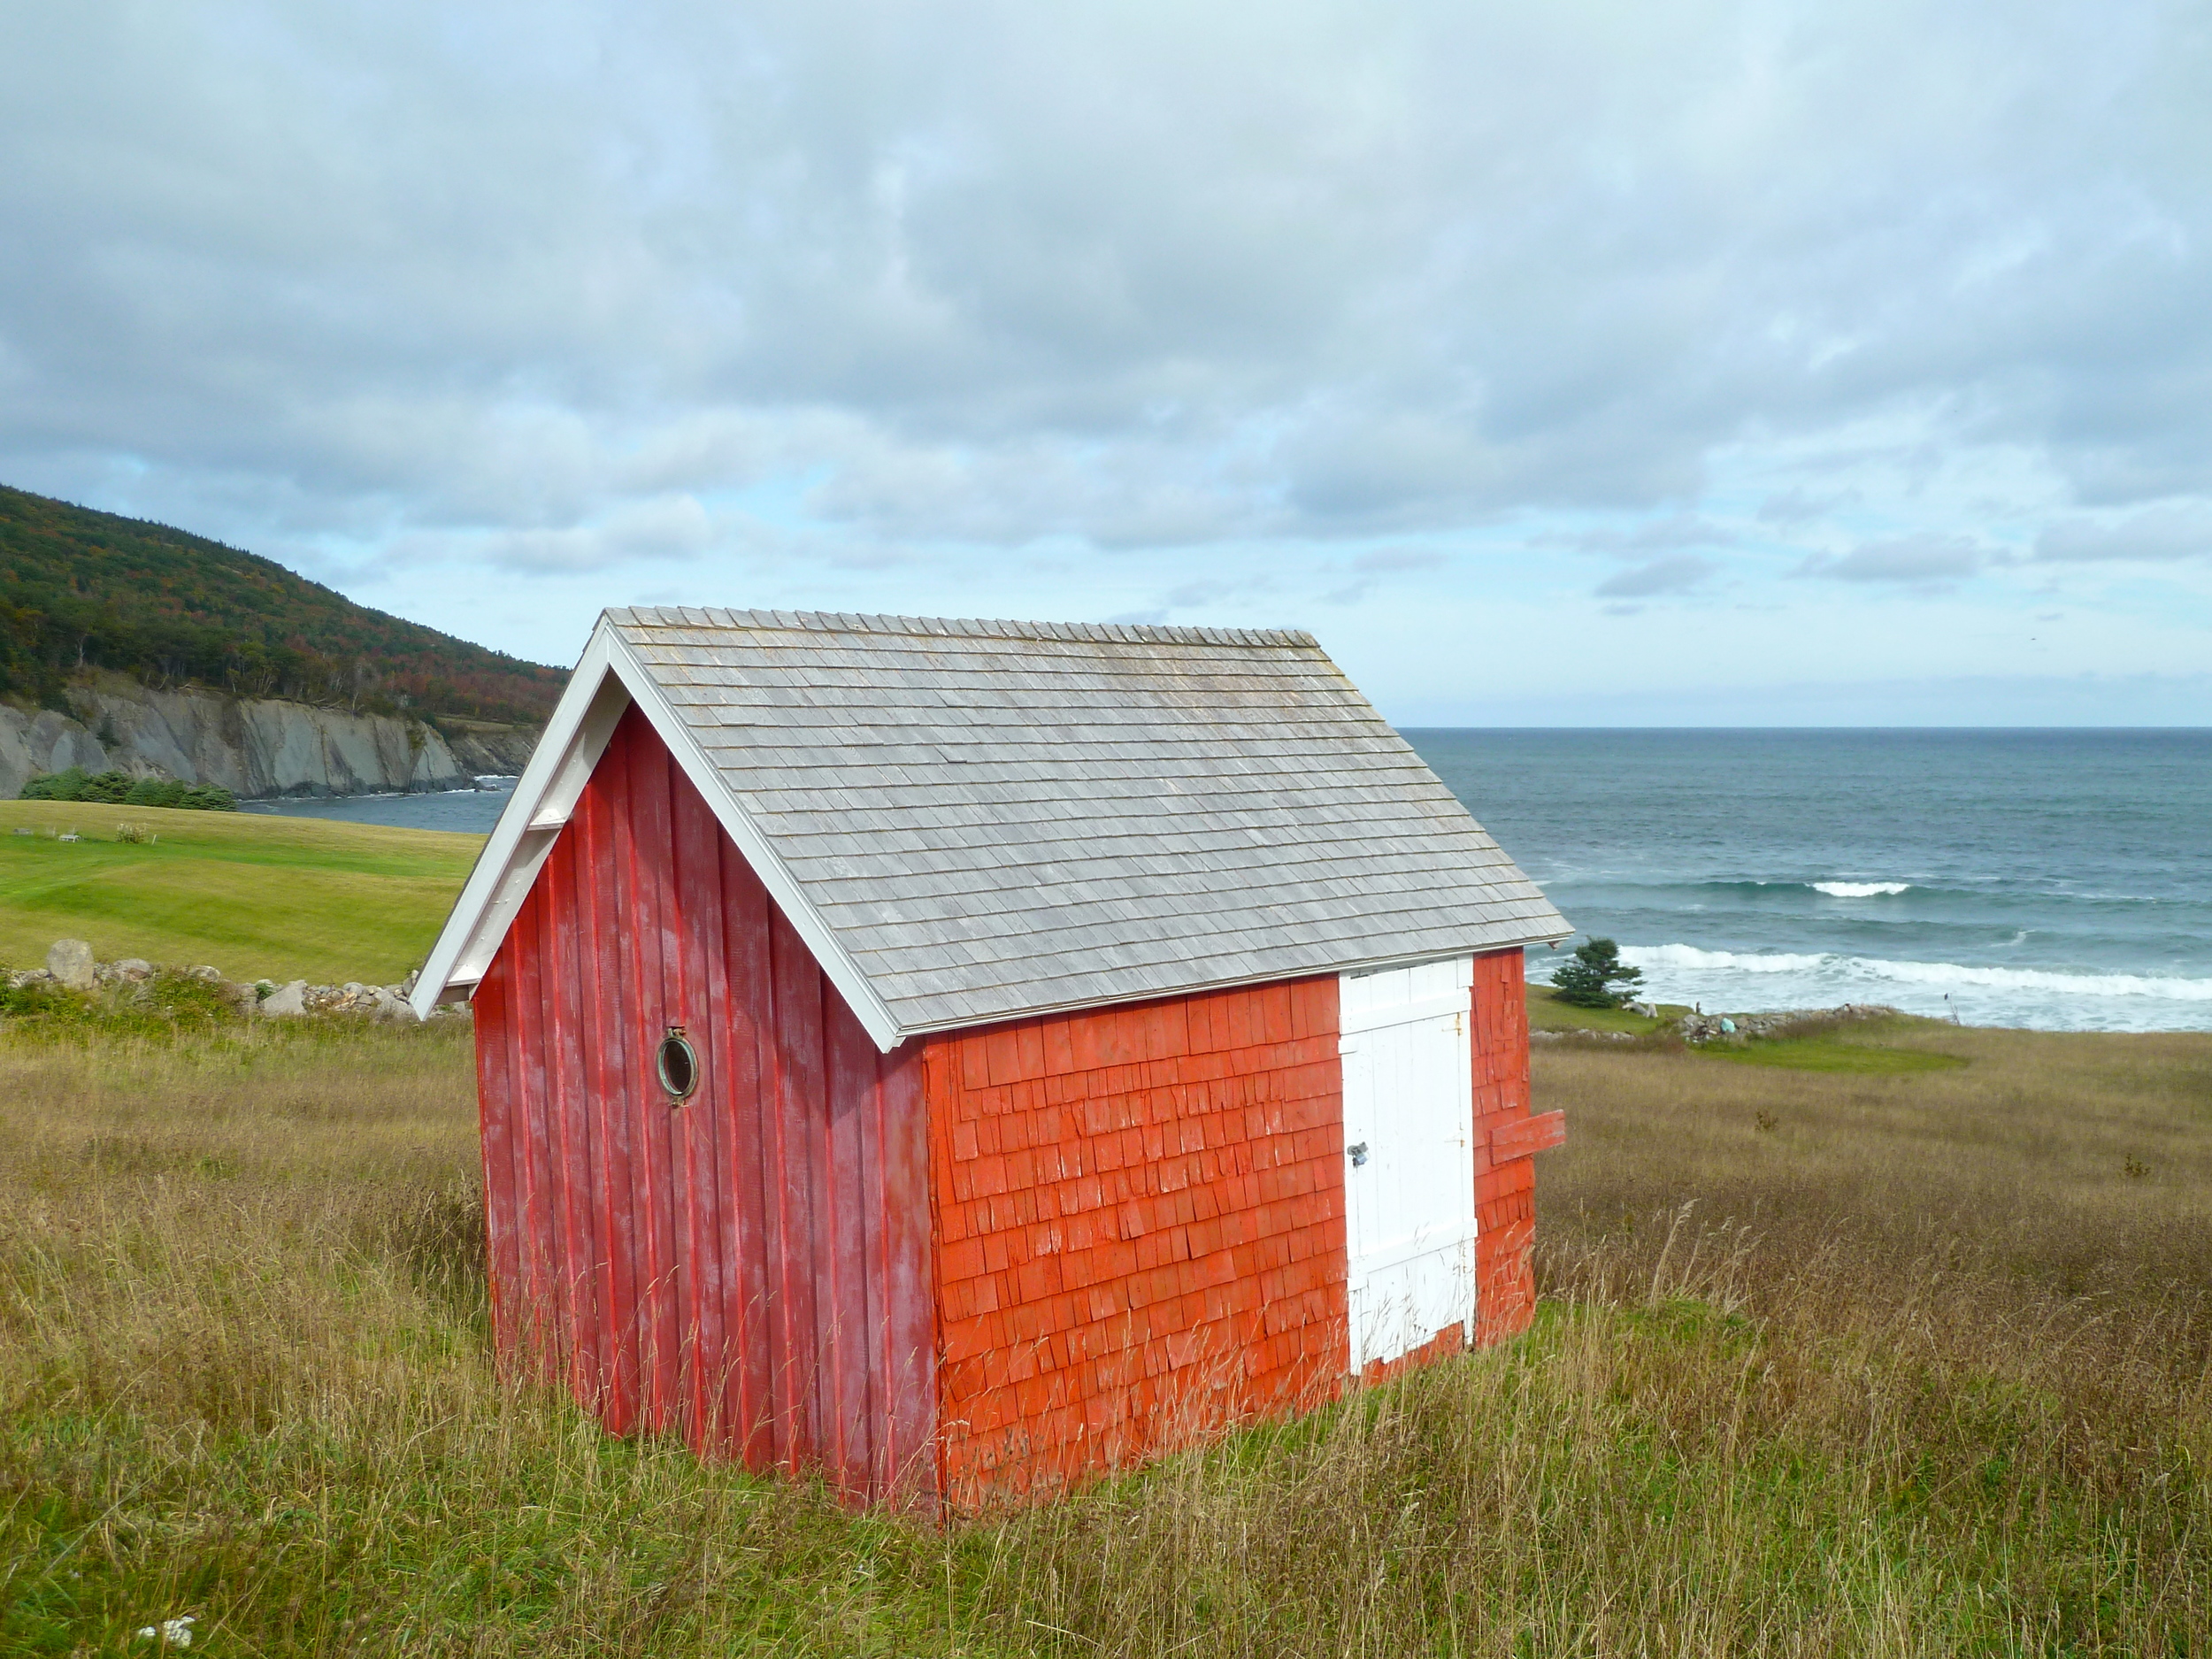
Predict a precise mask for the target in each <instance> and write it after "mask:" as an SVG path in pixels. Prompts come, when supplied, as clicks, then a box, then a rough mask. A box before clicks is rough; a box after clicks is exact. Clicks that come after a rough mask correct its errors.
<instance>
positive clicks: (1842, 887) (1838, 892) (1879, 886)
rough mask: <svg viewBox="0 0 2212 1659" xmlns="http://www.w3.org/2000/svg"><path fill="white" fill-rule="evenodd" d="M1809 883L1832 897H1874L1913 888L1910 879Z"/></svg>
mask: <svg viewBox="0 0 2212 1659" xmlns="http://www.w3.org/2000/svg"><path fill="white" fill-rule="evenodd" d="M1809 885H1810V886H1811V887H1812V889H1813V891H1814V892H1816V893H1825V894H1826V895H1828V896H1829V897H1830V898H1832V899H1872V898H1879V897H1881V896H1882V895H1885V894H1889V893H1907V892H1909V891H1911V889H1912V883H1911V882H1909V881H1815V882H1812V883H1810V884H1809Z"/></svg>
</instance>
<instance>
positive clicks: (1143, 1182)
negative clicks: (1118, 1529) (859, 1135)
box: [926, 975, 1347, 1505]
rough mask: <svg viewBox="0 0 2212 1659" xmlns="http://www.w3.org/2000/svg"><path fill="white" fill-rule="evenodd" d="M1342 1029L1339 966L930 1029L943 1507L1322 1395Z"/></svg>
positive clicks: (1337, 1230)
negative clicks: (1294, 976)
mask: <svg viewBox="0 0 2212 1659" xmlns="http://www.w3.org/2000/svg"><path fill="white" fill-rule="evenodd" d="M1336 1028H1337V987H1336V979H1335V978H1334V976H1333V975H1332V976H1330V977H1328V978H1326V979H1302V980H1295V981H1291V982H1286V983H1281V984H1275V985H1266V986H1258V987H1241V988H1238V989H1233V990H1224V991H1215V992H1208V993H1203V994H1201V995H1193V996H1187V997H1178V998H1172V999H1169V1000H1166V1001H1163V1002H1148V1003H1142V1004H1139V1005H1135V1006H1132V1007H1123V1008H1110V1009H1099V1010H1089V1011H1087V1012H1081V1013H1075V1014H1068V1015H1062V1016H1055V1017H1051V1018H1041V1019H1034V1020H1026V1021H1022V1022H1019V1023H1017V1024H1012V1025H999V1026H994V1027H990V1028H987V1029H986V1030H982V1031H978V1032H963V1033H954V1034H952V1035H950V1036H947V1037H941V1038H938V1039H935V1040H933V1041H932V1042H931V1043H930V1046H929V1048H928V1055H927V1063H926V1071H927V1081H926V1088H927V1092H928V1098H929V1120H930V1137H931V1148H930V1149H931V1156H932V1164H933V1181H934V1185H935V1189H936V1199H937V1215H938V1225H939V1233H940V1238H939V1254H938V1259H937V1278H938V1284H939V1287H940V1289H939V1294H940V1297H941V1323H940V1333H941V1365H942V1373H941V1390H942V1401H943V1404H942V1408H941V1417H942V1424H943V1427H942V1435H943V1446H944V1479H945V1491H946V1494H947V1495H948V1497H949V1498H950V1499H951V1500H952V1501H954V1502H957V1503H961V1504H964V1505H965V1504H972V1503H975V1502H979V1501H981V1500H982V1499H983V1498H985V1497H986V1496H987V1495H991V1494H1001V1495H1013V1494H1021V1493H1025V1492H1031V1491H1043V1490H1050V1489H1052V1488H1054V1487H1056V1486H1062V1485H1064V1484H1065V1483H1066V1482H1067V1481H1069V1480H1070V1479H1074V1478H1077V1477H1079V1476H1080V1475H1083V1474H1087V1473H1092V1472H1095V1471H1102V1470H1105V1469H1109V1468H1114V1467H1119V1466H1123V1465H1125V1464H1127V1463H1132V1462H1134V1461H1137V1460H1139V1459H1141V1458H1142V1457H1144V1456H1145V1455H1148V1454H1149V1453H1152V1452H1155V1451H1157V1450H1160V1449H1162V1448H1165V1447H1167V1446H1171V1445H1173V1444H1176V1443H1179V1442H1181V1441H1184V1440H1188V1439H1190V1438H1193V1437H1194V1436H1196V1435H1198V1434H1200V1433H1202V1432H1205V1431H1206V1430H1208V1429H1210V1428H1213V1427H1217V1426H1218V1425H1221V1424H1223V1423H1225V1422H1230V1421H1233V1420H1235V1419H1238V1418H1241V1417H1250V1416H1253V1415H1255V1414H1258V1413H1263V1412H1269V1411H1273V1410H1279V1409H1286V1408H1289V1407H1293V1406H1298V1405H1304V1404H1309V1403H1313V1402H1317V1401H1319V1400H1321V1399H1324V1398H1325V1397H1327V1396H1328V1395H1329V1394H1332V1393H1333V1391H1334V1389H1335V1387H1336V1386H1337V1385H1338V1382H1339V1379H1340V1373H1341V1371H1342V1369H1343V1365H1344V1356H1345V1354H1346V1352H1347V1348H1346V1342H1347V1327H1346V1323H1345V1279H1344V1274H1345V1256H1344V1143H1343V1097H1342V1082H1341V1071H1340V1065H1339V1063H1338V1059H1337V1053H1336Z"/></svg>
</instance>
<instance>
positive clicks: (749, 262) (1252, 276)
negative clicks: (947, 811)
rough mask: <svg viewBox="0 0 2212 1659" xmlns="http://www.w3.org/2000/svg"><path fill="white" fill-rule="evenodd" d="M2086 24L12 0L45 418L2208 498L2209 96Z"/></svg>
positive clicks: (2160, 54)
mask: <svg viewBox="0 0 2212 1659" xmlns="http://www.w3.org/2000/svg"><path fill="white" fill-rule="evenodd" d="M2089 15H2090V14H2088V13H2086V12H2079V11H2078V10H2076V9H2075V8H2072V7H2070V6H2068V5H2063V4H2032V5H2031V6H2029V7H2027V8H2025V9H2024V10H2023V9H2012V8H2006V9H2001V10H2000V9H1977V8H1973V7H1968V8H1957V7H1948V6H1936V5H1933V4H1909V3H1906V0H1899V4H1888V5H1884V6H1881V7H1878V8H1876V9H1874V10H1872V11H1861V10H1847V11H1834V10H1831V11H1826V12H1821V11H1813V12H1798V13H1788V12H1780V13H1770V12H1763V11H1755V10H1746V9H1744V8H1742V7H1740V6H1739V5H1736V4H1721V3H1720V0H1697V3H1694V4H1691V5H1689V6H1687V7H1686V8H1673V9H1670V10H1668V11H1666V12H1663V13H1654V14H1652V15H1650V16H1647V17H1627V16H1624V14H1622V13H1620V12H1617V11H1613V10H1601V11H1600V12H1574V11H1557V10H1551V11H1542V10H1540V11H1534V12H1520V13H1498V12H1491V11H1485V10H1482V9H1476V10H1472V11H1471V10H1468V9H1466V8H1463V7H1456V6H1450V5H1446V4H1441V3H1440V0H1439V3H1438V4H1426V5H1424V4H1414V5H1411V6H1409V7H1405V8H1400V9H1395V10H1393V11H1392V12H1388V13H1386V14H1377V13H1375V12H1373V11H1372V10H1371V9H1369V8H1362V7H1356V6H1352V5H1348V4H1316V5H1310V6H1304V7H1298V8H1292V9H1289V10H1285V9H1282V8H1279V7H1260V6H1258V5H1256V4H1252V5H1240V4H1228V5H1225V6H1222V7H1219V8H1211V9H1205V10H1202V11H1196V12H1194V11H1188V10H1186V11H1183V12H1175V11H1172V10H1156V9H1155V10H1146V9H1135V10H1118V11H1113V12H1106V13H1100V14H1098V15H1096V16H1090V15H1087V14H1086V15H1082V16H1075V15H1070V14H1065V13H1063V12H1057V11H1055V10H1053V9H1050V8H1045V9H1033V10H1024V9H1020V8H1007V7H1004V6H1003V5H999V4H982V3H981V0H955V3H954V4H948V5H946V6H943V7H937V8H931V10H930V12H929V13H928V14H927V16H926V17H925V16H924V15H923V14H921V13H918V12H913V11H911V10H910V9H907V8H902V7H898V6H895V5H892V4H888V0H873V3H872V0H862V3H861V4H856V5H852V6H847V7H833V8H823V7H816V6H806V5H801V4H795V3H793V4H776V3H774V0H771V3H770V4H763V5H760V6H757V7H746V8H742V9H740V10H738V11H734V12H733V11H732V10H731V9H729V8H727V7H723V6H715V5H710V4H704V3H703V0H696V3H695V4H684V3H683V0H678V3H677V4H672V5H669V6H666V7H660V8H655V9H654V11H653V12H651V13H650V14H649V15H641V14H638V13H635V12H625V11H620V10H618V9H616V8H611V7H609V6H606V5H604V4H594V3H590V0H548V3H547V4H543V5H541V6H536V7H533V8H530V9H529V10H528V11H526V12H525V11H523V10H521V9H520V8H515V7H504V6H501V5H498V4H495V5H493V6H492V7H490V8H489V9H488V10H484V11H480V12H476V13H472V20H471V21H469V22H467V23H465V24H457V23H455V22H454V21H453V20H452V19H451V17H450V14H449V12H448V11H447V10H445V9H443V8H434V7H431V6H429V5H428V4H425V3H424V0H395V4H393V5H391V6H389V7H383V8H377V9H374V10H373V11H369V12H361V11H356V10H347V9H343V8H341V9H338V10H332V9H330V8H325V7H316V6H311V5H307V4H287V3H286V0H265V3H264V4H247V3H245V0H232V3H230V4H221V3H219V4H213V5H210V6H206V7H193V8H180V9H173V10H169V11H165V12H158V13H157V14H145V15H141V14H138V13H134V12H133V13H125V12H114V11H112V10H111V9H103V8H98V7H60V8H37V7H24V8H16V9H14V10H13V11H12V12H10V13H9V15H8V17H7V18H6V19H5V20H4V21H0V213H4V215H5V219H6V222H7V223H8V225H9V227H10V238H9V242H10V246H9V250H8V253H7V255H6V257H5V258H4V259H0V319H4V320H0V364H4V365H5V377H4V380H0V457H7V458H9V459H10V460H11V462H12V464H16V465H35V466H37V467H39V468H42V469H46V470H48V471H57V470H65V469H66V468H68V467H71V466H77V465H91V464H92V460H91V458H96V457H115V456H129V457H134V459H135V462H136V464H137V465H140V466H142V467H143V468H146V469H149V470H150V471H151V472H155V473H165V474H198V473H217V472H220V473H225V474H229V475H237V476H245V477H258V478H261V479H264V480H270V481H271V483H272V485H274V483H275V482H276V481H277V480H283V481H284V482H286V483H288V484H289V485H292V486H295V487H296V488H299V489H300V490H301V491H302V492H303V495H305V496H306V497H308V498H309V499H310V500H311V501H312V502H314V503H318V511H319V512H320V513H321V514H322V516H323V517H324V518H325V519H326V521H327V522H333V523H334V522H336V521H338V520H340V519H342V518H346V517H347V516H348V515H357V514H358V513H359V512H360V511H362V503H364V502H366V501H371V500H373V501H374V502H376V503H380V511H396V514H397V515H398V518H400V520H401V521H403V524H405V525H408V526H416V527H420V526H436V525H441V524H445V525H450V524H455V523H460V522H466V521H469V520H472V519H473V520H477V521H484V522H490V521H499V522H503V523H505V524H508V525H511V526H526V527H531V528H533V529H541V530H543V531H546V532H548V533H554V534H559V533H565V532H568V531H582V530H584V529H585V528H586V527H587V526H589V525H590V524H592V523H593V522H595V521H596V520H598V519H600V518H603V517H604V516H605V515H607V514H608V513H610V512H611V511H616V510H618V508H619V507H620V506H621V505H622V504H623V503H625V502H626V500H628V499H629V498H631V497H632V496H633V495H637V494H640V493H642V494H646V495H657V494H664V493H668V492H677V493H695V494H706V493H711V492H713V491H716V490H720V489H726V488H732V487H734V486H738V485H741V484H745V483H748V482H750V481H755V480H760V479H763V478H777V479H783V480H804V481H805V482H806V485H807V493H806V497H805V499H806V503H807V511H810V513H812V514H814V515H817V516H818V518H820V519H821V520H822V521H823V522H824V523H826V524H828V525H832V526H839V527H840V530H841V534H849V535H851V536H854V537H860V538H868V537H879V538H886V539H894V540H900V539H902V540H913V539H917V538H919V539H930V538H951V539H959V538H979V539H984V540H988V541H995V542H999V543H1002V544H1018V543H1019V542H1021V541H1025V540H1027V539H1033V538H1036V537H1040V536H1052V535H1070V536H1075V537H1078V538H1082V539H1086V540H1088V541H1092V542H1094V543H1095V544H1096V545H1098V546H1101V547H1105V548H1119V547H1143V546H1166V545H1175V544H1185V543H1197V542H1206V541H1232V540H1237V539H1240V538H1248V537H1251V536H1253V535H1255V534H1260V535H1275V534H1290V535H1298V536H1306V537H1346V536H1356V535H1366V534H1374V533H1376V532H1378V531H1388V530H1414V531H1457V530H1459V529H1461V528H1463V527H1464V526H1466V525H1467V524H1468V523H1470V522H1471V521H1473V520H1477V519H1479V518H1483V517H1484V516H1485V515H1494V514H1497V513H1500V512H1509V511H1525V510H1529V509H1545V510H1550V509H1561V510H1567V511H1593V510H1601V511H1618V510H1626V511H1663V510H1664V509H1665V508H1666V507H1667V505H1668V504H1669V503H1679V502H1681V501H1683V500H1686V499H1689V498H1691V497H1693V496H1694V495H1695V494H1696V492H1697V491H1698V489H1699V488H1700V487H1701V483H1702V481H1703V480H1704V479H1705V478H1706V476H1707V468H1708V465H1709V457H1710V456H1711V454H1712V453H1713V452H1714V450H1715V449H1716V448H1717V447H1718V446H1723V445H1726V444H1731V443H1735V442H1741V441H1743V439H1744V437H1745V434H1747V433H1753V434H1769V436H1770V437H1771V438H1772V439H1773V440H1774V441H1776V442H1785V441H1786V442H1792V443H1797V444H1809V445H1812V446H1814V447H1816V448H1817V447H1818V446H1819V445H1821V444H1823V443H1832V442H1841V439H1840V437H1839V434H1842V433H1844V432H1845V431H1846V430H1847V429H1848V428H1850V427H1851V426H1852V425H1853V424H1854V423H1863V422H1865V421H1867V420H1869V419H1876V418H1879V417H1882V416H1884V415H1885V414H1886V412H1889V411H1898V410H1904V409H1918V410H1932V411H1940V413H1939V419H1940V422H1941V424H1942V425H1943V426H1944V433H1943V436H1944V439H1945V441H1946V442H1954V443H1960V444H2021V445H2028V446H2033V447H2035V448H2036V449H2037V451H2038V453H2040V454H2043V455H2046V456H2047V457H2049V461H2050V465H2053V466H2054V467H2055V468H2056V469H2057V471H2058V472H2059V473H2060V474H2061V475H2062V477H2064V478H2066V479H2067V480H2070V481H2072V482H2073V483H2074V484H2075V485H2077V486H2078V490H2079V492H2080V493H2081V496H2082V498H2083V499H2098V500H2107V501H2112V502H2115V503H2126V502H2128V501H2130V500H2134V499H2141V498H2144V497H2145V495H2147V493H2151V492H2154V491H2158V492H2162V493H2168V494H2171V493H2175V492H2176V491H2177V490H2179V489H2183V488H2200V487H2204V488H2212V313H2208V311H2207V308H2205V307H2204V306H2203V305H2202V304H2201V303H2200V296H2201V294H2202V291H2203V287H2204V268H2203V265H2204V260H2205V258H2206V257H2207V256H2206V254H2205V252H2204V251H2203V250H2206V249H2207V248H2212V193H2208V192H2206V191H2204V190H2203V189H2202V188H2201V177H2200V165H2199V163H2198V161H2197V159H2196V158H2197V157H2200V156H2201V155H2203V154H2204V153H2207V150H2208V149H2212V97H2208V96H2204V94H2205V91H2206V88H2205V87H2204V85H2203V82H2202V75H2201V72H2200V69H2198V68H2194V67H2185V66H2177V65H2179V64H2180V63H2181V59H2180V58H2177V54H2176V50H2175V42H2174V41H2173V40H2172V39H2171V38H2170V36H2169V30H2170V28H2174V27H2180V25H2179V24H2178V23H2172V24H2170V23H2169V22H2167V21H2166V20H2164V19H2163V14H2158V13H2154V12H2141V13H2138V14H2132V15H2131V17H2130V18H2129V19H2125V20H2124V22H2122V23H2120V24H2116V25H2113V26H2111V27H2102V26H2100V27H2090V26H2088V25H2087V24H2086V23H2085V19H2086V18H2087V17H2088V16H2089ZM525 25H526V27H525ZM1901 38H1910V39H1912V40H1914V42H1916V46H1915V63H1914V68H1913V72H1912V73H1910V74H1908V75H1900V74H1899V73H1897V71H1896V60H1895V42H1896V41H1897V40H1899V39H1901ZM2188 61H2189V63H2191V64H2194V63H2196V62H2197V61H2198V60H2194V59H2191V60H2188ZM1873 89H1878V94H1879V96H1870V91H1871V90H1873ZM703 434H711V435H710V436H705V437H703ZM1784 499H1786V497H1785V498H1784ZM1772 504H1774V503H1770V505H1772ZM218 527H219V526H218Z"/></svg>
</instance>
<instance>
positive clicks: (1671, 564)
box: [1591, 553, 1720, 599]
mask: <svg viewBox="0 0 2212 1659" xmlns="http://www.w3.org/2000/svg"><path fill="white" fill-rule="evenodd" d="M1719 569H1720V565H1718V564H1717V563H1716V562H1715V561H1714V560H1712V559H1709V558H1700V557H1698V556H1697V555H1696V554H1694V553H1678V554H1677V555H1675V556H1674V557H1671V558H1663V559H1653V560H1652V561H1651V562H1650V563H1649V564H1647V565H1637V566H1636V567H1635V569H1633V570H1625V571H1623V572H1620V573H1619V574H1618V575H1617V576H1612V577H1609V578H1608V579H1607V580H1604V581H1601V582H1600V583H1599V584H1598V585H1597V586H1596V587H1595V588H1593V589H1592V590H1591V591H1592V593H1593V594H1594V595H1596V596H1597V597H1598V598H1601V599H1649V598H1653V597H1655V596H1656V595H1660V594H1683V593H1688V592H1689V591H1690V590H1691V589H1692V588H1696V587H1698V586H1699V585H1700V584H1701V583H1702V582H1704V581H1705V580H1707V579H1708V578H1709V577H1710V576H1711V575H1713V573H1714V572H1717V571H1718V570H1719Z"/></svg>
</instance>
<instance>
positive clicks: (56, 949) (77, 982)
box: [46, 939, 100, 991]
mask: <svg viewBox="0 0 2212 1659" xmlns="http://www.w3.org/2000/svg"><path fill="white" fill-rule="evenodd" d="M46 972H49V973H50V974H52V975H53V976H54V982H55V983H56V984H57V985H65V986H67V987H69V988H70V989H71V990H73V991H89V990H90V989H91V988H92V987H94V986H96V985H97V984H98V983H99V982H100V981H99V976H98V972H97V964H95V963H94V961H93V960H92V947H91V946H90V945H88V944H87V943H85V941H83V940H81V939H57V940H56V941H54V945H53V949H50V950H49V951H48V952H47V953H46Z"/></svg>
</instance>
